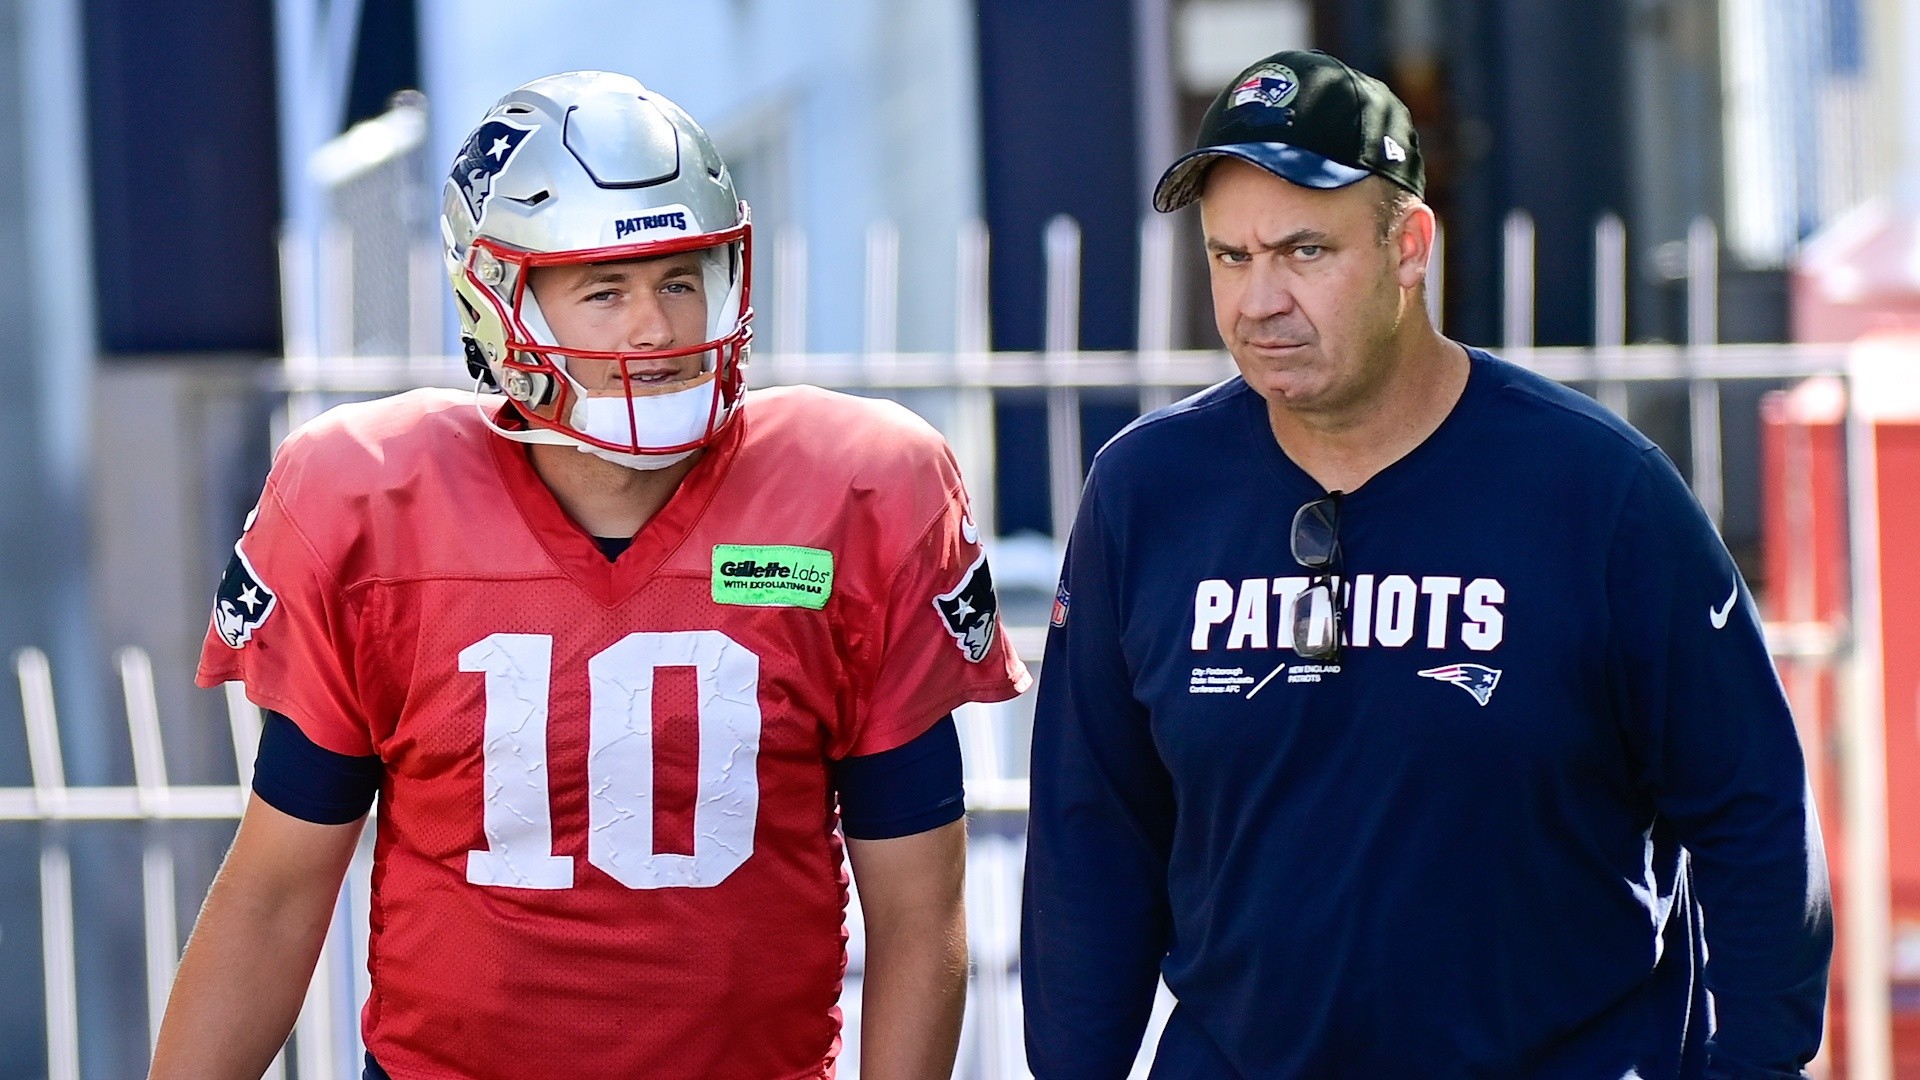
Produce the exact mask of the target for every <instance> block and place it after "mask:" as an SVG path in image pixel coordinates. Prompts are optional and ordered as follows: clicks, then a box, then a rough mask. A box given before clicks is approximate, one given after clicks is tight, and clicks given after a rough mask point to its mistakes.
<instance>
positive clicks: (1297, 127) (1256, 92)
mask: <svg viewBox="0 0 1920 1080" xmlns="http://www.w3.org/2000/svg"><path fill="white" fill-rule="evenodd" d="M1223 157H1234V158H1239V159H1240V160H1242V161H1246V162H1250V163H1252V164H1254V165H1258V166H1260V167H1261V168H1263V169H1265V170H1267V171H1268V172H1270V173H1272V174H1273V175H1275V176H1278V177H1280V178H1281V179H1283V180H1290V181H1292V182H1293V183H1296V184H1299V185H1300V186H1302V187H1310V188H1321V189H1330V188H1343V187H1346V186H1347V185H1348V184H1354V183H1358V182H1360V181H1361V180H1364V179H1366V178H1367V177H1369V176H1380V177H1385V178H1386V179H1388V180H1391V181H1393V182H1394V183H1396V184H1398V185H1400V186H1401V187H1403V188H1405V189H1407V190H1408V191H1411V192H1413V193H1414V194H1415V195H1418V196H1423V197H1424V196H1425V194H1426V187H1427V171H1426V167H1425V166H1424V165H1422V164H1421V161H1420V138H1419V136H1418V135H1416V134H1415V133H1414V130H1413V116H1412V114H1411V113H1409V112H1407V106H1406V104H1405V103H1403V102H1402V101H1401V100H1400V99H1399V98H1398V97H1396V96H1394V93H1393V91H1392V90H1389V89H1387V84H1386V83H1383V82H1381V81H1380V80H1379V79H1376V78H1374V77H1373V76H1371V75H1367V74H1365V73H1363V72H1359V71H1355V70H1354V69H1353V68H1350V67H1348V66H1347V65H1346V64H1344V63H1342V62H1340V61H1339V60H1336V59H1334V58H1333V57H1331V56H1328V55H1327V54H1326V53H1323V52H1320V51H1319V50H1317V49H1315V50H1312V51H1300V50H1289V51H1286V52H1277V53H1274V54H1273V55H1272V56H1269V57H1267V58H1266V59H1264V60H1261V61H1260V62H1258V63H1256V64H1254V65H1253V66H1252V67H1249V68H1247V69H1246V70H1245V71H1242V72H1241V73H1240V74H1239V75H1238V76H1237V77H1235V79H1234V80H1233V81H1232V82H1231V83H1229V84H1227V88H1226V89H1225V90H1222V91H1220V96H1219V97H1216V98H1214V99H1213V104H1212V105H1211V106H1209V107H1208V109H1207V115H1206V116H1205V117H1204V118H1202V119H1201V121H1200V138H1199V139H1198V140H1197V142H1196V146H1195V149H1194V150H1193V152H1192V153H1190V154H1187V155H1185V156H1184V157H1182V158H1180V160H1178V161H1176V162H1174V163H1173V165H1172V166H1170V167H1169V168H1168V169H1167V171H1166V172H1165V173H1164V174H1162V175H1161V177H1160V182H1159V183H1158V184H1156V185H1154V189H1153V208H1154V209H1155V210H1158V211H1160V212H1161V213H1163V214H1164V213H1168V212H1170V211H1173V210H1178V209H1180V208H1181V207H1183V206H1185V205H1187V204H1188V203H1190V202H1192V201H1193V200H1195V199H1197V198H1199V197H1200V189H1201V187H1202V186H1203V185H1204V184H1205V183H1206V178H1207V169H1208V168H1210V167H1212V165H1213V164H1214V162H1215V161H1217V160H1218V159H1220V158H1223Z"/></svg>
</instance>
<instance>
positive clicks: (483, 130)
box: [453, 119, 540, 225]
mask: <svg viewBox="0 0 1920 1080" xmlns="http://www.w3.org/2000/svg"><path fill="white" fill-rule="evenodd" d="M538 130H540V129H539V126H538V125H525V124H516V123H514V122H513V121H511V120H500V119H494V120H489V121H487V122H486V123H484V124H481V125H480V126H479V127H478V128H476V129H475V130H474V133H473V136H472V137H471V138H469V139H468V140H467V144H466V145H465V146H463V147H461V148H460V155H459V156H458V157H456V158H454V159H453V181H454V183H456V184H458V185H460V195H461V198H463V199H465V200H466V203H467V213H469V214H471V215H473V221H474V224H476V225H478V224H479V223H480V218H481V215H482V214H485V213H486V210H487V199H488V197H490V196H491V195H492V194H493V178H494V177H496V176H499V175H500V171H501V170H502V169H505V168H506V167H507V162H509V161H512V160H513V155H514V153H515V152H517V151H518V150H519V149H520V144H521V143H523V142H525V141H527V136H529V135H531V134H533V133H534V132H536V131H538Z"/></svg>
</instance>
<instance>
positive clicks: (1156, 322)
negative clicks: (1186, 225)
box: [1136, 214, 1175, 413]
mask: <svg viewBox="0 0 1920 1080" xmlns="http://www.w3.org/2000/svg"><path fill="white" fill-rule="evenodd" d="M1174 288H1175V282H1174V277H1173V220H1172V219H1171V218H1169V217H1168V216H1167V215H1165V214H1149V215H1147V216H1146V217H1144V218H1141V219H1140V305H1139V309H1138V310H1139V315H1138V319H1139V322H1138V327H1137V330H1138V333H1137V335H1136V336H1137V338H1138V340H1137V343H1136V344H1137V348H1138V350H1139V351H1138V352H1137V354H1136V356H1137V358H1138V361H1139V371H1140V376H1141V378H1140V384H1141V385H1140V411H1141V412H1143V413H1148V412H1152V411H1153V410H1155V409H1158V408H1161V407H1163V406H1166V405H1170V404H1172V403H1173V401H1174V388H1173V387H1171V386H1169V385H1167V383H1166V372H1167V366H1168V365H1167V361H1168V354H1169V353H1171V352H1172V351H1173V312H1174V302H1173V291H1174Z"/></svg>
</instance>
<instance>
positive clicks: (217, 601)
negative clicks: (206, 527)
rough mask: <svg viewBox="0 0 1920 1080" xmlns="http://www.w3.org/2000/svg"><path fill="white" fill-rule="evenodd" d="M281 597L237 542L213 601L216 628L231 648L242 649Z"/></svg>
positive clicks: (214, 625) (216, 631) (221, 638)
mask: <svg viewBox="0 0 1920 1080" xmlns="http://www.w3.org/2000/svg"><path fill="white" fill-rule="evenodd" d="M277 599H278V598H277V597H276V596H275V595H274V592H273V590H272V589H269V588H267V585H266V582H263V581H261V580H260V575H259V574H258V573H257V572H256V571H255V570H254V569H253V564H252V563H251V562H248V561H247V553H246V552H244V551H242V550H240V545H239V544H237V543H236V544H234V545H233V558H232V559H229V560H228V561H227V572H226V573H224V574H222V575H220V589H219V591H218V592H217V593H216V594H215V596H214V601H213V630H214V633H217V634H219V635H220V640H221V641H224V642H226V643H227V645H228V646H229V647H230V648H235V649H238V648H240V647H241V646H243V645H245V644H246V643H247V642H249V641H251V640H253V632H254V631H255V630H258V629H260V624H261V623H264V622H266V621H267V616H269V615H271V614H273V607H274V603H275V602H276V600H277Z"/></svg>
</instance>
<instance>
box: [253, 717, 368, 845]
mask: <svg viewBox="0 0 1920 1080" xmlns="http://www.w3.org/2000/svg"><path fill="white" fill-rule="evenodd" d="M382 768H383V767H382V765H381V763H380V759H379V757H377V756H373V755H368V756H365V757H357V756H353V755H348V754H337V753H334V752H333V751H332V750H328V749H327V748H326V747H324V746H320V745H318V744H317V743H315V742H314V741H313V740H312V739H309V738H307V735H306V733H305V732H303V731H301V730H300V725H298V724H296V723H294V722H293V721H292V720H290V719H288V718H287V717H286V716H285V715H284V714H281V713H277V712H274V711H272V710H271V709H269V710H267V714H266V723H265V725H263V726H262V727H261V729H260V752H259V753H258V754H257V755H256V756H255V758H254V763H253V791H254V794H256V795H258V796H260V798H261V800H262V801H263V802H265V803H266V804H267V805H268V806H271V807H273V808H274V809H275V810H278V811H280V812H281V813H283V814H289V815H292V816H293V817H297V818H299V819H300V820H302V821H311V822H313V823H314V824H316V825H345V824H347V823H348V822H351V821H358V820H360V819H361V818H363V817H365V816H367V811H369V810H371V809H373V800H374V797H375V796H377V795H379V794H380V780H381V777H382V775H383V773H382Z"/></svg>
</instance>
